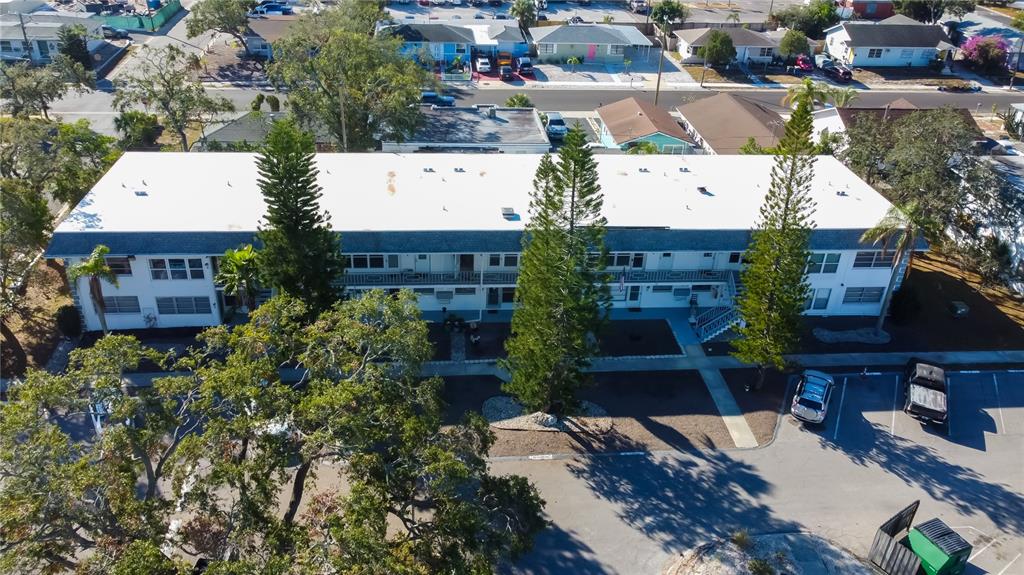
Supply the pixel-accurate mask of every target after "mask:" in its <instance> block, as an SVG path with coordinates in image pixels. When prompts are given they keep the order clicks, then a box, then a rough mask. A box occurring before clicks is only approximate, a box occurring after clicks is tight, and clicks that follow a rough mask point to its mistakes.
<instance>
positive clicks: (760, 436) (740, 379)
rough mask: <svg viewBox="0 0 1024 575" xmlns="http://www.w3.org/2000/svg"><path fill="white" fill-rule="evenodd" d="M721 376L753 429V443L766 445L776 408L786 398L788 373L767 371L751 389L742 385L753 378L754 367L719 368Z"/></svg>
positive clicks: (775, 418)
mask: <svg viewBox="0 0 1024 575" xmlns="http://www.w3.org/2000/svg"><path fill="white" fill-rule="evenodd" d="M722 377H724V378H725V383H726V384H727V385H728V386H729V391H731V392H732V395H733V397H735V398H736V404H737V405H739V407H740V411H742V412H743V416H744V417H745V418H746V419H747V425H749V426H750V430H751V431H752V432H754V437H755V438H756V439H757V444H758V445H766V444H767V443H768V442H770V441H771V440H772V438H773V437H775V427H776V425H777V424H778V421H779V412H780V411H781V410H782V408H783V406H784V405H785V403H786V399H787V393H786V392H787V391H788V389H787V388H788V386H789V375H788V374H785V373H779V372H777V371H769V372H768V374H767V376H766V377H765V381H764V385H763V386H762V387H761V389H758V390H753V391H746V389H745V386H746V385H747V384H748V383H751V384H752V383H754V382H755V381H757V370H756V369H723V370H722Z"/></svg>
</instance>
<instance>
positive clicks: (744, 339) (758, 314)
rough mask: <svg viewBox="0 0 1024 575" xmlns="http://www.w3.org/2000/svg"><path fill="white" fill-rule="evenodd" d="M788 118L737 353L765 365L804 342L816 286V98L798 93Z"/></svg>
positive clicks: (752, 255)
mask: <svg viewBox="0 0 1024 575" xmlns="http://www.w3.org/2000/svg"><path fill="white" fill-rule="evenodd" d="M797 102H798V104H797V108H796V110H795V111H794V112H793V115H792V116H791V117H790V120H789V122H787V123H786V134H785V136H783V138H782V141H781V142H779V150H778V155H776V157H775V165H774V166H773V167H772V174H771V186H770V187H769V189H768V194H767V195H766V196H765V199H764V204H763V205H762V206H761V216H760V220H759V221H758V224H757V227H756V228H755V229H754V230H753V232H752V234H751V236H752V237H751V246H750V250H749V251H748V255H747V258H748V260H749V261H750V264H749V266H748V267H747V268H746V269H744V270H743V272H742V277H743V285H744V291H743V293H742V294H741V295H740V297H739V302H738V307H739V311H740V317H742V318H743V324H742V327H741V328H740V330H739V332H740V336H741V337H740V339H738V340H737V341H736V344H735V346H736V352H735V354H734V355H735V356H736V357H737V358H739V359H740V360H742V361H744V362H747V363H752V364H756V365H757V366H758V368H759V376H758V382H757V387H760V385H761V383H762V382H763V381H764V375H765V369H767V368H768V367H774V368H776V369H782V368H783V367H784V366H785V361H784V359H783V354H785V353H788V352H790V351H791V350H792V349H793V348H794V347H795V346H796V344H797V342H798V341H799V337H800V321H801V314H802V313H803V310H804V303H805V301H806V299H807V294H808V292H809V290H810V287H809V286H808V284H807V279H806V274H805V271H806V267H807V258H808V256H809V252H808V243H809V241H810V236H811V230H812V229H813V228H814V222H813V220H812V215H813V213H814V209H815V207H814V202H813V201H812V200H811V198H810V196H809V194H808V192H809V191H810V186H811V180H812V179H813V178H814V160H815V158H814V156H813V155H811V154H812V153H813V149H814V146H813V144H812V143H811V132H812V120H811V106H812V99H811V98H810V97H798V98H797Z"/></svg>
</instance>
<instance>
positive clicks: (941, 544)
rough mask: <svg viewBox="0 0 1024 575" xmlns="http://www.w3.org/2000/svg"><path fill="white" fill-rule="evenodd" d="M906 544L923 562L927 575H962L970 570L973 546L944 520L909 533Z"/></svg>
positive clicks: (918, 526)
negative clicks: (968, 566)
mask: <svg viewBox="0 0 1024 575" xmlns="http://www.w3.org/2000/svg"><path fill="white" fill-rule="evenodd" d="M907 543H908V544H909V545H910V548H911V549H912V550H913V551H914V554H916V555H917V556H918V557H920V558H921V569H923V570H924V572H925V573H927V574H928V575H960V573H963V572H964V568H966V567H967V558H968V557H969V556H970V555H971V544H970V543H968V542H967V541H964V538H963V537H960V535H959V534H957V532H956V531H953V530H952V529H950V528H949V526H948V525H946V524H945V523H944V522H943V521H942V520H941V519H932V520H930V521H925V522H924V523H921V524H920V525H917V526H915V527H914V528H913V529H911V530H910V534H909V535H908V537H907Z"/></svg>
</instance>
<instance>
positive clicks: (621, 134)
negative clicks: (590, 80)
mask: <svg viewBox="0 0 1024 575" xmlns="http://www.w3.org/2000/svg"><path fill="white" fill-rule="evenodd" d="M597 116H598V118H599V119H600V123H599V127H600V132H599V134H598V137H599V138H601V143H602V144H604V146H605V147H606V148H621V149H622V150H629V149H630V148H632V147H635V146H637V145H639V144H640V143H641V142H650V143H652V144H654V145H655V146H657V147H658V151H659V152H661V153H663V154H692V153H694V150H693V143H694V142H693V139H692V138H690V136H688V135H687V134H686V131H685V130H683V128H682V127H681V126H680V125H679V122H677V121H676V119H675V118H673V117H672V115H671V114H669V113H668V112H667V111H666V110H664V109H662V108H659V107H657V106H655V105H653V104H651V103H650V102H647V101H646V100H638V99H636V98H626V99H624V100H619V101H618V102H615V103H612V104H608V105H606V106H601V107H600V108H598V109H597Z"/></svg>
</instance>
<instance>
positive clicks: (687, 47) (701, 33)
mask: <svg viewBox="0 0 1024 575" xmlns="http://www.w3.org/2000/svg"><path fill="white" fill-rule="evenodd" d="M712 30H718V31H719V32H723V33H725V34H728V36H729V39H731V40H732V45H733V47H734V48H736V61H737V62H758V63H765V62H771V61H772V59H773V58H775V51H776V50H777V49H778V47H779V41H778V40H776V39H775V38H773V37H771V36H769V35H768V34H765V33H763V32H755V31H753V30H748V29H746V28H690V29H686V30H676V31H675V32H674V33H673V34H674V35H675V37H676V38H677V39H678V44H677V46H676V49H677V50H679V55H680V56H681V58H682V61H683V62H686V63H696V62H703V61H704V59H703V58H702V57H701V55H700V49H701V48H703V47H704V45H705V44H707V40H708V37H709V36H710V35H711V31H712Z"/></svg>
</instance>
